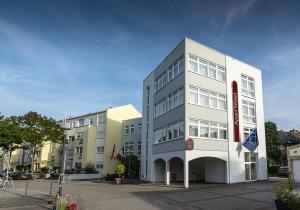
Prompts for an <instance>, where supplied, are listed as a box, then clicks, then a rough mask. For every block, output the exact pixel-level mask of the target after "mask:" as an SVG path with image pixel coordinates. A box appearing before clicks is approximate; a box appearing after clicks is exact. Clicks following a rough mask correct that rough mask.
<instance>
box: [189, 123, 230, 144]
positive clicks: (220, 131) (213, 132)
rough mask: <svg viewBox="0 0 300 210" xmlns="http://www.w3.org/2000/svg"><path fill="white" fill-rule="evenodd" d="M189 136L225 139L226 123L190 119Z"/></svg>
mask: <svg viewBox="0 0 300 210" xmlns="http://www.w3.org/2000/svg"><path fill="white" fill-rule="evenodd" d="M189 136H190V137H194V138H209V139H216V140H226V139H227V124H224V123H217V122H209V121H205V120H196V119H190V120H189Z"/></svg>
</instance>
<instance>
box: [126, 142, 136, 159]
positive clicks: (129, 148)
mask: <svg viewBox="0 0 300 210" xmlns="http://www.w3.org/2000/svg"><path fill="white" fill-rule="evenodd" d="M133 144H134V143H133V142H125V146H124V155H125V156H128V155H133Z"/></svg>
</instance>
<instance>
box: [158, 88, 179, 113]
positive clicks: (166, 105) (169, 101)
mask: <svg viewBox="0 0 300 210" xmlns="http://www.w3.org/2000/svg"><path fill="white" fill-rule="evenodd" d="M183 102H184V94H183V88H180V89H179V90H176V91H175V92H173V93H171V94H170V95H168V96H167V97H165V98H163V99H162V100H160V101H159V102H158V103H156V104H155V105H154V118H156V117H158V116H161V115H163V114H164V113H166V112H168V111H170V110H172V109H174V108H176V107H178V106H180V105H182V104H183Z"/></svg>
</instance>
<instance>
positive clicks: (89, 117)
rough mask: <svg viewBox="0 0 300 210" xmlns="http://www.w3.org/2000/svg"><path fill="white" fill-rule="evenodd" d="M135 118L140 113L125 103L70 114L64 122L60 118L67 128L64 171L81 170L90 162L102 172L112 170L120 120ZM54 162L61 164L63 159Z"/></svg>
mask: <svg viewBox="0 0 300 210" xmlns="http://www.w3.org/2000/svg"><path fill="white" fill-rule="evenodd" d="M138 117H141V114H140V113H139V112H138V111H137V110H136V109H135V108H134V107H133V106H132V105H125V106H120V107H115V108H108V109H106V110H104V111H100V112H95V113H91V114H86V115H82V116H78V117H72V118H69V119H66V121H65V124H64V122H63V121H60V122H59V123H60V124H61V126H64V127H65V128H67V129H68V130H67V131H66V138H67V139H68V143H67V144H66V145H65V152H66V165H65V166H66V170H68V169H83V168H84V167H85V166H86V164H87V163H91V164H94V166H95V168H96V170H97V171H98V172H99V173H100V174H102V175H106V174H108V173H109V174H112V173H114V172H115V170H116V167H117V165H118V164H119V162H118V160H117V159H116V158H115V157H116V155H117V154H118V152H119V150H120V148H121V136H122V121H123V120H127V119H133V118H138ZM60 148H61V147H60ZM57 164H59V165H60V167H62V161H59V160H58V163H57Z"/></svg>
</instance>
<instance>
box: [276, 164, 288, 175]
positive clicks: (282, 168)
mask: <svg viewBox="0 0 300 210" xmlns="http://www.w3.org/2000/svg"><path fill="white" fill-rule="evenodd" d="M278 176H284V177H288V176H289V168H288V167H287V166H280V168H279V169H278Z"/></svg>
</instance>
